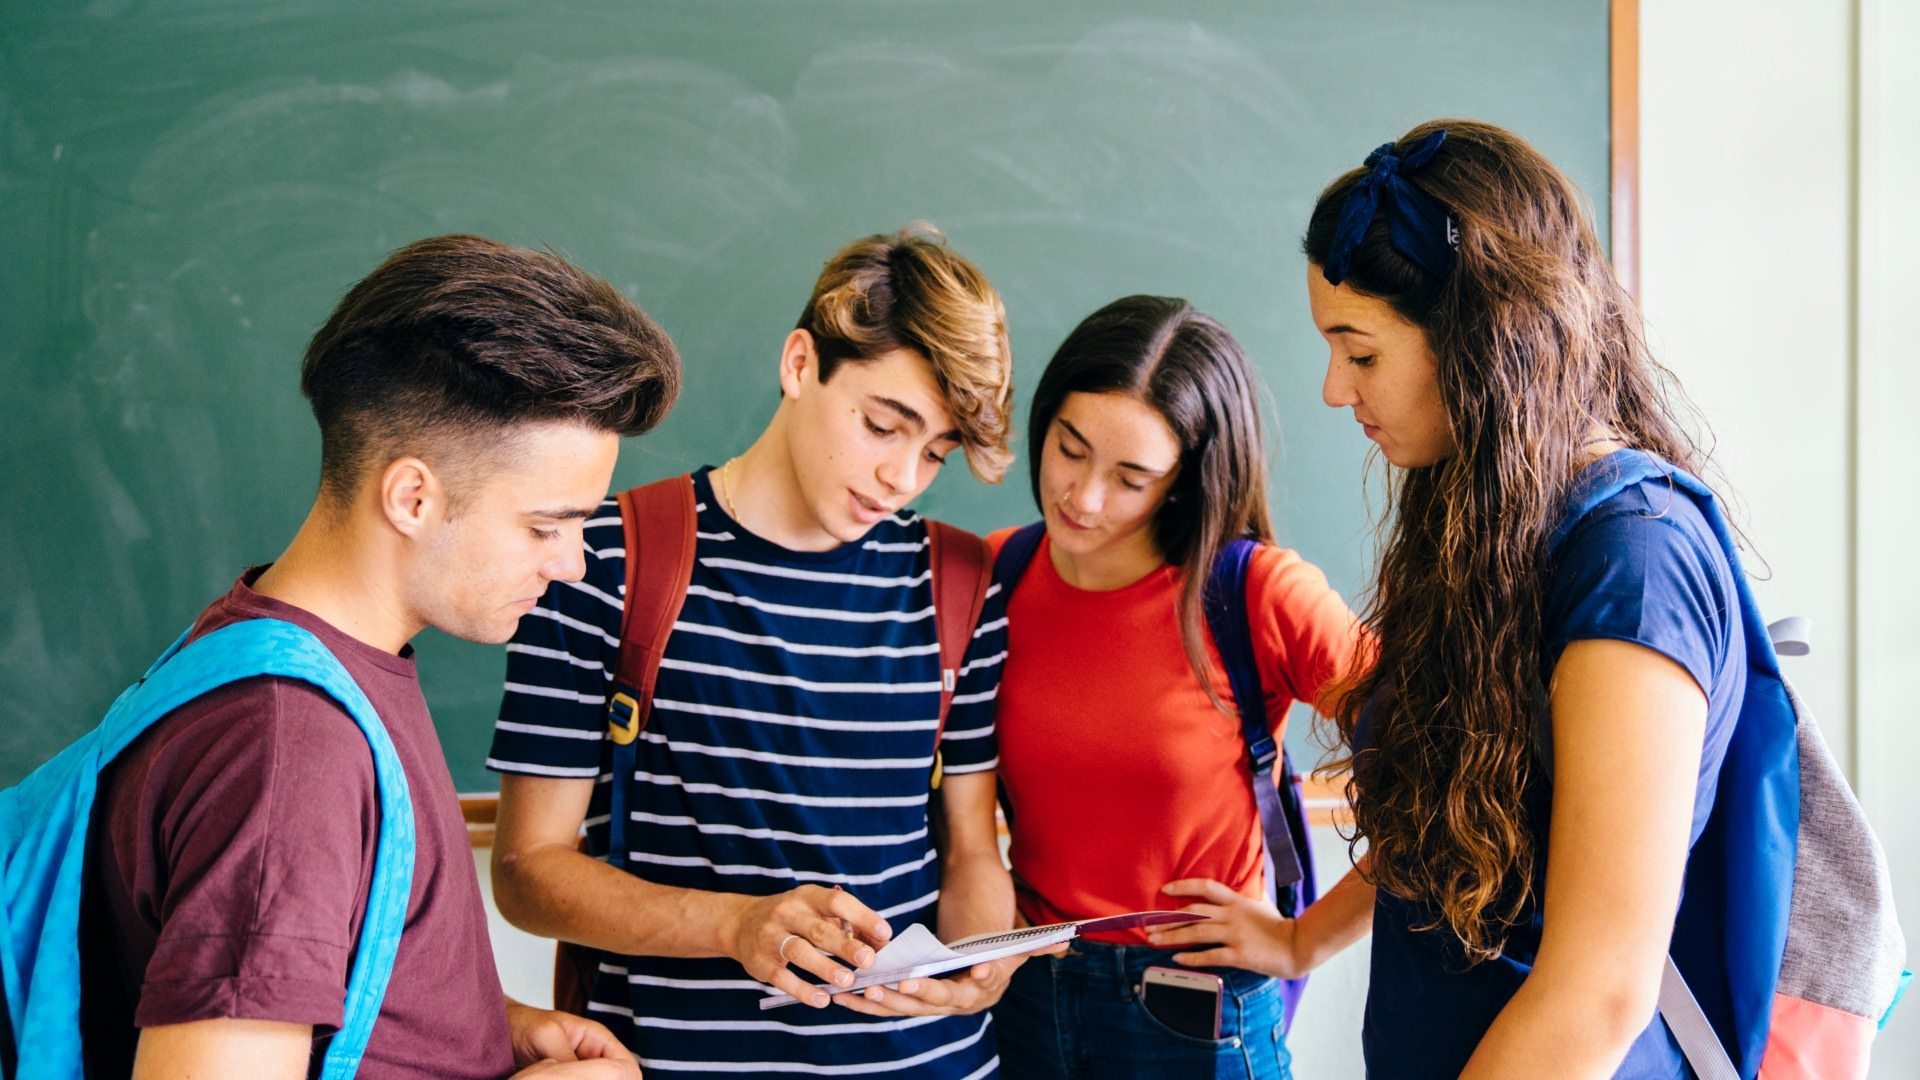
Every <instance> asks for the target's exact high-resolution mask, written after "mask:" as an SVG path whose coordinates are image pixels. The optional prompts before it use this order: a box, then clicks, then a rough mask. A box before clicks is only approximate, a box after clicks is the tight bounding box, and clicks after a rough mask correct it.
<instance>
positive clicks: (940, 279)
mask: <svg viewBox="0 0 1920 1080" xmlns="http://www.w3.org/2000/svg"><path fill="white" fill-rule="evenodd" d="M797 326H798V328H799V329H801V330H805V331H807V332H808V333H809V334H811V335H813V342H814V349H815V351H816V352H817V353H818V354H819V357H820V381H821V382H826V381H827V380H828V379H830V378H832V377H833V373H834V370H835V369H836V368H838V367H839V366H840V364H841V363H842V362H843V361H849V360H851V361H855V362H858V361H861V360H871V359H874V358H875V357H878V356H880V355H882V354H884V353H889V352H892V351H894V350H895V349H911V350H913V351H914V352H917V353H919V354H920V355H922V356H924V357H926V358H927V361H928V362H929V363H931V364H932V365H933V377H934V381H935V382H936V383H938V384H939V387H940V393H941V396H942V397H943V398H945V399H946V403H947V410H948V411H949V412H951V413H953V419H954V424H955V425H956V426H957V427H958V429H959V431H960V445H961V448H962V449H963V450H965V452H966V455H967V467H968V468H969V469H972V470H973V475H975V476H977V477H979V478H980V479H981V480H983V481H985V482H987V483H989V484H997V483H999V482H1000V480H1001V478H1002V477H1004V476H1005V475H1006V472H1007V465H1008V464H1009V463H1010V462H1012V460H1013V451H1012V450H1011V449H1009V447H1008V445H1007V444H1008V440H1009V438H1010V437H1011V433H1012V427H1013V350H1012V348H1011V347H1010V346H1009V345H1008V343H1007V313H1006V308H1005V306H1004V305H1002V304H1001V302H1000V294H999V293H998V292H996V291H995V290H994V287H993V285H992V284H991V283H990V282H988V281H987V276H986V275H985V274H982V273H981V272H980V270H979V268H978V267H976V266H974V265H973V264H972V263H970V262H968V261H967V260H966V259H965V258H962V257H961V255H960V254H959V253H958V252H956V251H954V250H953V249H952V248H951V247H948V246H947V238H946V236H945V234H943V233H942V232H941V231H940V230H939V229H936V228H934V227H933V226H932V225H930V224H928V223H927V222H924V221H916V222H914V223H912V224H910V225H908V226H907V227H906V228H904V229H901V230H900V231H899V232H897V233H894V234H893V235H891V236H888V235H886V234H883V233H875V234H874V235H872V236H868V237H865V238H863V239H860V240H856V241H854V242H853V243H851V244H848V245H847V246H846V247H844V248H842V249H840V251H839V252H838V253H836V254H835V255H834V256H833V258H831V259H828V260H827V264H826V267H825V268H824V269H822V270H821V271H820V277H819V280H817V281H815V282H814V284H813V295H812V296H810V297H808V298H807V306H806V310H804V311H802V312H801V313H800V321H799V323H798V324H797Z"/></svg>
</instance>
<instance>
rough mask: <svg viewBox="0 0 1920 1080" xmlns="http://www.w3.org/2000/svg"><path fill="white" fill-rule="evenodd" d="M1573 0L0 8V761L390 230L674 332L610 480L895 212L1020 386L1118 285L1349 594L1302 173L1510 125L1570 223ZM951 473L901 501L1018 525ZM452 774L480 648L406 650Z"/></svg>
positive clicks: (481, 668)
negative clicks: (477, 249) (988, 289)
mask: <svg viewBox="0 0 1920 1080" xmlns="http://www.w3.org/2000/svg"><path fill="white" fill-rule="evenodd" d="M1607 48H1608V46H1607V4H1606V2H1605V0H1562V2H1556V3H1542V2H1539V0H1480V2H1476V3H1471V4H1466V3H1447V4H1434V3H1429V2H1427V0H1337V2H1336V0H1312V2H1308V0H1247V2H1240V3H1215V4H1205V3H1199V4H1187V5H1151V6H1150V5H1136V4H1127V3H1116V2H1111V0H1073V2H1070V3H1036V2H1033V0H995V2H978V3H958V2H942V0H919V2H904V3H897V4H879V3H872V2H867V0H833V2H819V3H807V2H795V0H774V2H770V0H734V2H725V3H719V2H684V0H647V2H645V3H633V2H630V0H618V2H607V3H540V4H523V3H463V4H448V3H429V2H419V0H407V2H404V3H395V2H393V0H379V2H371V0H343V2H338V3H328V2H323V0H306V2H300V3H282V2H272V0H221V2H211V0H168V2H165V3H157V4H147V3H136V2H132V0H93V2H92V3H88V4H69V3H51V4H33V3H13V4H8V5H6V6H5V9H4V11H0V241H4V250H5V255H4V258H0V379H3V380H4V394H0V451H3V452H4V460H3V462H0V521H3V522H4V525H0V544H3V546H0V597H4V607H0V783H4V782H11V781H12V780H13V779H15V778H17V777H18V776H19V775H20V774H22V773H24V772H25V771H26V770H27V769H28V768H30V767H32V765H34V764H35V763H37V762H38V761H40V760H42V759H43V758H45V757H46V756H48V755H49V754H51V753H52V752H53V751H54V750H56V749H57V748H58V747H59V746H60V745H62V744H63V743H65V742H66V741H67V740H68V739H70V738H72V737H73V736H75V735H77V734H78V733H79V732H81V731H82V730H84V729H85V728H86V727H87V726H89V725H91V724H92V723H93V722H94V721H95V720H96V719H97V717H98V716H99V715H100V713H101V712H102V711H103V710H104V708H105V707H106V705H107V704H108V702H110V701H111V700H112V698H113V696H114V694H115V693H116V692H117V691H118V689H119V688H120V687H121V686H122V685H124V684H125V683H126V682H127V681H128V680H130V679H131V678H132V677H133V676H135V675H137V674H138V672H139V670H140V669H141V667H142V665H143V664H144V663H145V662H146V661H147V660H148V659H150V658H151V657H152V656H153V655H154V654H155V653H156V652H157V651H158V650H159V649H161V648H162V647H163V646H164V645H166V643H167V642H168V641H169V640H171V638H172V637H173V636H174V635H175V634H176V633H178V632H179V631H180V630H181V629H182V628H183V627H185V626H186V625H187V623H188V622H189V621H190V620H191V619H192V617H193V616H194V614H195V613H196V612H198V611H199V610H200V608H201V607H202V606H203V605H204V604H206V603H207V602H208V600H209V599H210V598H212V597H214V596H216V595H217V594H219V593H220V592H221V591H223V590H224V589H225V588H226V586H227V585H228V584H229V583H230V582H231V581H232V580H233V578H234V577H235V575H236V574H238V573H239V571H240V569H241V568H242V567H244V566H246V565H248V564H250V563H256V562H261V561H265V560H269V559H271V558H273V557H274V555H275V554H276V553H277V552H278V551H279V549H280V546H281V545H282V544H283V543H284V541H285V540H286V538H288V537H289V536H290V535H291V534H292V533H293V531H294V529H295V528H296V527H297V526H298V524H299V522H300V520H301V517H302V515H303V513H304V511H305V509H306V507H307V505H308V503H309V501H310V499H311V497H312V494H313V490H314V485H315V465H316V461H317V455H318V438H317V435H316V433H315V431H314V428H313V424H312V421H311V419H310V417H309V415H308V413H307V412H306V408H305V403H304V402H303V401H302V400H301V398H300V397H299V394H298V390H297V387H296V381H297V370H298V361H299V356H300V351H301V348H302V346H303V345H304V343H305V341H306V339H307V337H308V336H309V335H310V334H311V333H312V331H313V330H314V328H315V327H316V326H318V325H319V323H320V322H321V321H322V320H323V319H324V318H325V317H326V315H327V313H328V312H329V311H330V310H331V308H332V306H333V304H334V302H335V301H336V300H337V299H338V298H339V296H340V294H341V293H342V292H343V291H344V290H345V289H346V287H347V286H348V285H349V284H351V283H352V282H353V281H354V280H355V279H356V278H357V277H359V276H360V275H361V274H363V273H365V272H366V271H367V270H369V269H371V268H372V267H373V266H374V265H375V263H377V262H378V260H379V259H380V258H381V256H382V255H383V254H384V253H385V252H387V251H388V250H390V249H392V248H394V247H396V246H398V245H400V244H402V243H404V242H406V241H408V240H412V239H415V238H417V237H420V236H423V235H428V234H433V233H441V232H449V231H456V230H457V231H473V232H480V233H484V234H487V235H490V236H494V237H497V238H500V239H503V240H508V241H512V242H516V243H523V244H550V245H552V246H554V247H556V248H558V249H560V250H561V251H563V252H565V253H567V254H568V255H570V256H571V257H573V258H574V259H576V260H577V261H578V262H580V263H581V264H583V265H584V266H586V267H588V268H590V269H592V270H594V271H596V272H598V273H600V274H603V275H605V276H606V277H607V278H609V279H610V280H612V281H613V282H614V283H616V284H617V285H618V286H619V287H620V288H621V289H623V290H625V291H626V292H628V293H629V294H631V295H632V296H633V297H634V298H636V299H637V300H639V301H640V302H641V303H642V304H643V305H644V306H645V307H646V308H647V309H648V310H649V311H651V312H652V313H653V314H654V315H655V316H656V317H657V318H658V319H659V320H660V322H661V323H662V324H663V325H664V326H665V327H666V328H667V329H668V331H669V332H670V333H672V335H673V336H674V338H675V339H676V340H677V341H678V342H679V344H680V347H681V349H682V351H683V353H684V355H685V357H686V362H687V366H688V378H687V384H686V393H685V395H684V397H683V398H682V399H681V404H680V406H679V408H678V410H677V411H676V412H675V413H674V415H673V416H672V417H671V418H670V419H669V421H668V422H667V423H666V424H665V425H664V426H663V427H661V428H660V429H659V430H658V431H657V432H656V433H654V434H652V435H650V436H648V437H647V438H644V439H640V440H636V441H632V442H630V443H629V444H628V445H627V447H626V448H625V450H624V452H623V455H622V458H621V462H620V467H619V471H618V474H617V476H616V480H617V481H618V482H619V483H622V484H626V483H633V482H638V481H642V480H647V479H652V478H654V477H658V476H662V475H666V474H668V473H671V472H676V471H681V470H685V469H687V468H689V467H691V466H696V465H699V464H701V463H703V462H718V461H720V460H723V459H724V458H726V457H727V456H728V455H729V454H730V453H731V452H733V451H736V450H738V449H740V448H741V447H743V446H745V444H746V443H747V441H748V440H749V438H750V437H751V436H752V435H753V434H754V433H755V432H756V431H757V430H758V429H759V426H760V425H761V424H762V423H763V422H764V419H765V417H766V415H767V413H768V411H769V410H770V408H771V405H772V402H773V400H774V394H775V388H774V359H775V353H776V348H777V345H778V343H779V341H780V338H781V335H782V334H783V333H784V331H785V330H786V329H788V328H789V327H790V326H791V325H792V321H793V319H794V317H795V316H796V315H797V314H798V312H799V309H800V306H801V304H802V302H803V301H804V300H805V297H806V293H807V289H808V286H809V284H810V283H811V281H812V278H813V275H814V273H815V272H816V271H817V269H818V267H819V264H820V262H821V261H822V259H824V258H825V257H826V255H827V254H829V253H830V252H831V251H832V250H833V249H834V248H836V247H838V246H839V245H840V244H841V243H843V242H845V241H847V240H849V239H852V238H853V237H855V236H858V235H861V234H864V233H869V232H876V231H882V230H888V229H892V228H895V227H898V226H899V225H901V224H902V223H904V222H906V221H908V220H910V219H914V218H927V219H930V220H933V221H935V222H936V223H938V224H939V225H941V226H942V227H944V228H945V229H946V230H947V231H948V233H949V234H950V235H951V237H952V238H953V241H954V243H955V244H956V246H958V247H959V248H960V249H961V250H963V251H965V252H966V253H967V254H968V255H969V256H971V257H972V258H973V259H974V260H975V261H977V262H978V263H979V264H980V266H981V267H982V268H983V269H985V270H986V272H987V273H988V274H989V276H991V277H992V278H993V279H994V281H995V282H996V283H997V284H998V285H999V286H1000V288H1001V290H1002V291H1003V293H1004V294H1005V296H1006V300H1007V307H1008V314H1009V320H1010V323H1011V331H1012V336H1013V341H1014V348H1015V353H1016V356H1017V357H1018V360H1017V367H1018V369H1019V372H1020V378H1019V384H1020V386H1021V387H1022V388H1023V389H1024V388H1025V387H1030V386H1031V385H1032V384H1033V381H1034V380H1035V378H1036V377H1037V376H1038V373H1039V371H1040V369H1041V367H1042V366H1043V365H1044V364H1045V362H1046V359H1047V357H1048V355H1049V354H1050V353H1051V351H1052V349H1053V348H1054V346H1055V345H1056V344H1057V343H1058V342H1059V341H1060V339H1061V338H1062V337H1063V336H1064V335H1065V333H1066V332H1067V330H1068V329H1069V328H1071V327H1072V325H1073V324H1074V323H1075V322H1076V321H1077V320H1078V319H1079V318H1080V317H1081V316H1083V315H1084V314H1086V313H1087V312H1089V311H1091V310H1092V309H1093V308H1095V307H1096V306H1098V305H1099V304H1101V303H1103V302H1105V301H1106V300H1109V299H1111V298H1113V297H1115V296H1118V295H1122V294H1125V293H1130V292H1158V293H1171V294H1178V295H1184V296H1187V297H1190V298H1192V299H1193V300H1194V301H1195V302H1196V303H1198V304H1199V305H1200V306H1201V307H1202V308H1203V309H1205V310H1207V311H1210V312H1212V313H1213V314H1215V315H1217V316H1219V317H1220V318H1221V319H1223V320H1224V321H1225V322H1226V324H1227V325H1228V326H1230V327H1231V328H1233V329H1234V331H1235V332H1236V333H1238V334H1239V336H1240V337H1241V339H1242V340H1243V341H1244V342H1245V343H1246V345H1247V346H1248V348H1249V350H1250V351H1251V352H1252V353H1253V355H1254V356H1255V358H1256V359H1257V360H1258V362H1259V364H1260V367H1261V369H1262V370H1263V372H1264V374H1265V378H1266V382H1267V386H1268V389H1269V390H1270V392H1271V395H1272V397H1271V400H1270V402H1269V417H1270V418H1271V419H1272V420H1274V421H1276V423H1275V424H1274V427H1275V429H1276V436H1275V439H1274V442H1275V453H1276V460H1277V468H1276V471H1275V474H1274V486H1275V491H1274V495H1275V506H1276V510H1277V514H1278V518H1279V521H1278V526H1279V529H1280V532H1281V534H1282V536H1283V538H1284V539H1285V540H1286V541H1287V542H1288V543H1290V544H1292V545H1293V546H1295V547H1298V548H1300V549H1301V550H1302V551H1303V552H1304V553H1305V554H1306V555H1307V557H1308V558H1310V559H1313V560H1315V561H1316V562H1318V563H1320V564H1321V565H1322V566H1324V567H1325V568H1326V569H1327V571H1328V572H1329V574H1330V575H1331V577H1332V578H1333V579H1334V581H1335V582H1336V584H1338V585H1339V586H1341V588H1342V589H1343V591H1345V592H1347V593H1348V594H1349V596H1351V595H1352V594H1353V593H1354V592H1355V591H1356V590H1357V589H1358V588H1359V587H1360V585H1361V584H1362V582H1363V580H1364V577H1363V575H1364V567H1365V561H1366V559H1367V557H1368V554H1369V551H1370V530H1369V527H1368V513H1369V506H1368V505H1367V500H1366V497H1365V496H1364V495H1363V487H1362V473H1363V460H1364V456H1365V453H1364V452H1365V449H1366V444H1365V443H1364V442H1363V441H1362V439H1361V437H1360V436H1359V435H1358V433H1357V432H1356V431H1355V430H1354V426H1353V423H1352V421H1351V420H1350V419H1349V418H1348V417H1347V416H1346V415H1345V414H1344V413H1336V412H1334V411H1332V410H1329V409H1326V408H1325V407H1323V406H1322V405H1321V404H1320V400H1319V397H1320V394H1319V387H1320V380H1321V375H1322V372H1323V370H1324V363H1325V354H1324V352H1323V351H1322V347H1321V344H1320V342H1319V339H1318V337H1317V336H1316V335H1315V334H1314V332H1313V329H1312V326H1311V324H1310V323H1309V321H1308V319H1307V316H1306V311H1305V302H1304V298H1303V292H1304V287H1303V272H1304V271H1303V264H1302V261H1301V259H1300V257H1299V256H1298V254H1296V249H1297V246H1298V236H1299V234H1300V231H1301V229H1302V227H1303V225H1304V220H1305V215H1306V213H1307V210H1308V208H1309V207H1310V205H1311V202H1312V199H1313V197H1314V196H1315V194H1317V192H1318V190H1319V189H1320V187H1321V186H1322V185H1323V184H1324V183H1325V182H1326V181H1327V180H1329V179H1331V178H1332V176H1333V175H1334V174H1335V173H1337V172H1338V171H1339V170H1341V169H1343V168H1346V167H1348V166H1350V165H1354V164H1357V163H1358V162H1359V160H1360V159H1361V158H1362V157H1363V156H1364V155H1365V154H1366V152H1367V151H1368V150H1369V149H1371V148H1372V147H1373V146H1374V145H1376V144H1378V143H1380V142H1382V141H1384V140H1386V139H1387V138H1389V137H1391V136H1393V135H1396V134H1398V133H1399V132H1400V131H1402V130H1404V129H1405V128H1406V127H1408V126H1410V125H1411V124H1412V123H1414V122H1416V121H1419V120H1422V119H1426V118H1428V117H1431V116H1436V115H1471V116H1477V117H1482V118H1486V119H1489V120H1493V121H1496V122H1499V123H1503V124H1506V125H1508V126H1511V127H1513V128H1515V129H1517V130H1519V131H1520V132H1522V133H1524V134H1526V135H1527V136H1529V137H1530V138H1532V139H1533V140H1534V141H1535V142H1536V143H1537V144H1538V145H1540V146H1541V148H1542V149H1544V150H1545V151H1546V153H1547V154H1548V155H1549V156H1551V157H1552V158H1553V159H1554V160H1555V161H1557V162H1559V163H1560V164H1561V165H1562V166H1563V167H1564V168H1566V169H1567V170H1568V171H1569V172H1570V173H1571V174H1572V175H1573V177H1574V178H1575V179H1576V180H1577V181H1579V182H1580V183H1581V184H1582V185H1583V186H1584V187H1585V189H1586V190H1587V191H1588V192H1589V193H1590V196H1591V197H1592V198H1593V199H1594V200H1595V202H1596V203H1597V204H1599V210H1600V212H1601V213H1602V215H1603V218H1602V221H1601V227H1602V230H1603V231H1602V235H1605V232H1604V228H1605V221H1604V211H1605V203H1606V187H1605V184H1606V177H1607V160H1608V158H1607V150H1608V142H1607V140H1608V115H1607V92H1608V86H1607V73H1608V52H1607ZM1024 476H1025V473H1024V466H1022V467H1020V468H1017V469H1016V470H1015V472H1014V475H1013V476H1012V478H1011V479H1010V480H1009V481H1008V482H1007V483H1006V484H1005V485H1004V486H1002V487H999V488H989V487H985V486H982V485H980V484H977V483H975V482H974V481H973V480H972V479H971V478H970V477H967V476H966V475H965V470H964V469H958V470H949V474H948V475H947V476H945V477H943V478H942V479H941V480H940V482H939V483H938V484H937V485H935V487H934V489H933V490H932V491H931V492H930V493H929V494H928V495H927V496H926V497H925V499H924V500H923V501H922V508H923V509H925V510H927V511H930V512H932V513H934V514H936V515H939V516H943V517H946V518H948V519H950V520H953V521H955V522H957V523H959V524H962V525H966V526H970V527H974V528H980V529H985V528H988V527H992V526H997V525H1001V524H1006V523H1011V522H1016V521H1022V520H1027V519H1029V518H1031V517H1032V515H1033V507H1032V504H1031V502H1030V500H1029V496H1028V492H1027V490H1026V482H1025V479H1024ZM418 646H419V651H420V655H421V665H422V671H423V677H424V679H425V682H426V688H427V696H428V699H429V701H430V702H431V704H432V707H433V710H434V713H435V716H436V717H437V719H438V722H439V724H440V728H441V732H442V736H443V738H444V740H445V743H446V747H447V753H448V756H449V758H450V760H451V762H452V764H453V770H454V776H455V779H456V781H457V782H458V783H459V785H460V787H461V788H462V789H465V790H477V789H491V788H492V787H493V786H494V784H493V779H492V777H491V776H490V775H489V774H488V773H487V772H486V771H485V769H484V768H483V767H482V764H481V763H482V759H483V758H484V756H485V751H486V745H487V741H488V737H489V734H490V726H491V720H492V716H493V712H494V709H495V707H496V705H497V703H498V697H499V680H500V671H501V666H502V661H501V656H502V654H501V652H500V651H499V650H498V649H496V648H483V647H480V646H474V645H469V644H466V643H462V642H456V641H452V640H449V639H447V638H445V637H442V636H439V635H437V634H436V633H434V632H431V631H430V632H428V633H427V634H426V635H425V636H423V638H422V639H421V640H420V641H419V642H418Z"/></svg>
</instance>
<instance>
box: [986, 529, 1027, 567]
mask: <svg viewBox="0 0 1920 1080" xmlns="http://www.w3.org/2000/svg"><path fill="white" fill-rule="evenodd" d="M1019 531H1020V526H1018V525H1009V526H1007V527H1006V528H1004V529H995V530H993V531H992V532H990V533H988V534H987V558H988V559H989V560H993V559H997V558H999V557H1000V549H1001V548H1003V547H1006V546H1007V537H1009V536H1012V535H1013V534H1014V533H1017V532H1019Z"/></svg>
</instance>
